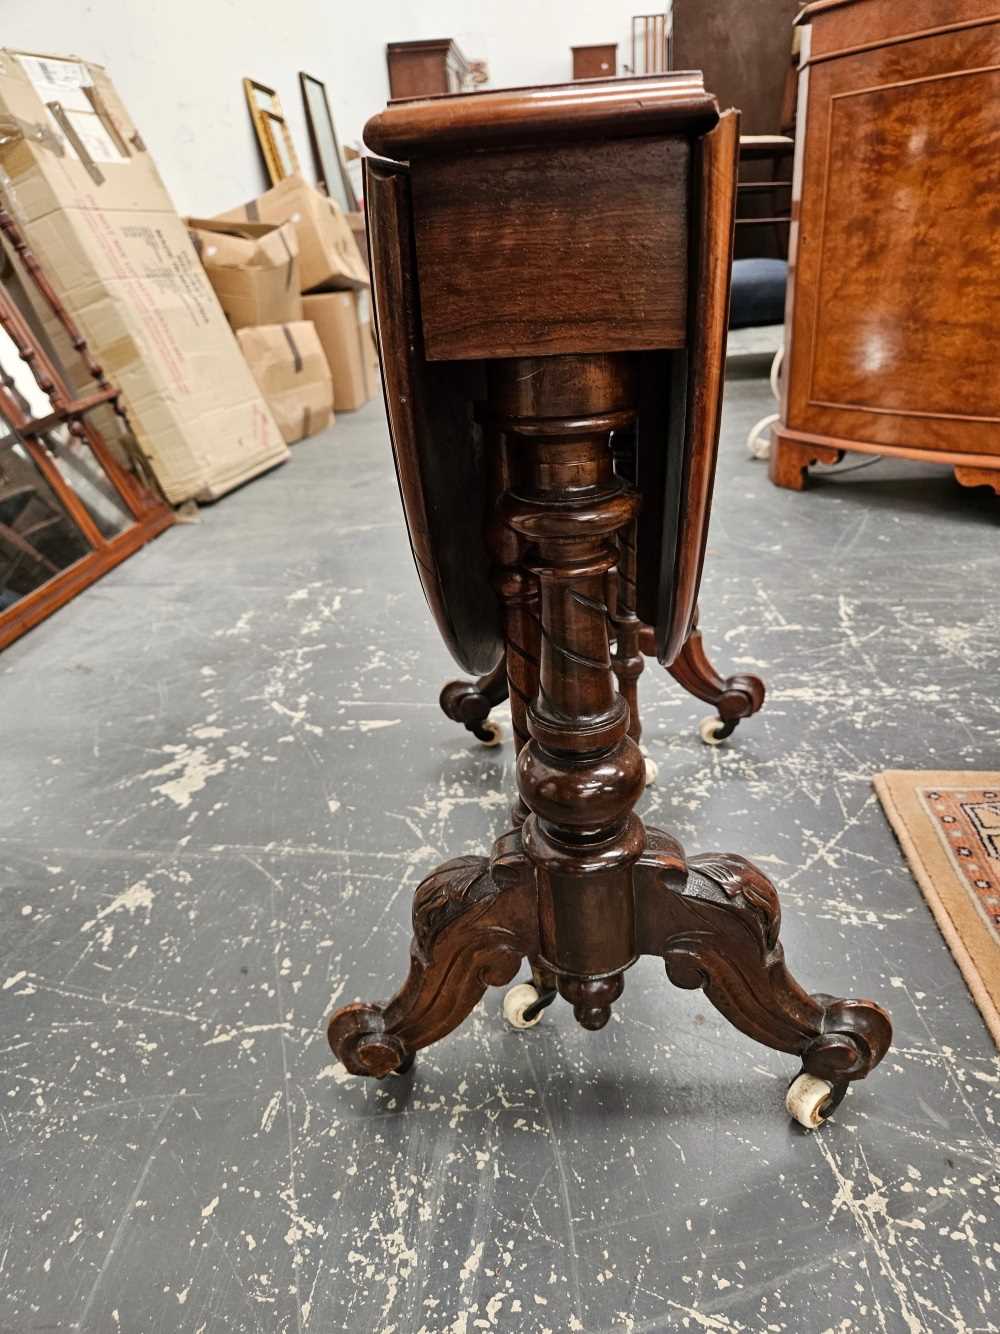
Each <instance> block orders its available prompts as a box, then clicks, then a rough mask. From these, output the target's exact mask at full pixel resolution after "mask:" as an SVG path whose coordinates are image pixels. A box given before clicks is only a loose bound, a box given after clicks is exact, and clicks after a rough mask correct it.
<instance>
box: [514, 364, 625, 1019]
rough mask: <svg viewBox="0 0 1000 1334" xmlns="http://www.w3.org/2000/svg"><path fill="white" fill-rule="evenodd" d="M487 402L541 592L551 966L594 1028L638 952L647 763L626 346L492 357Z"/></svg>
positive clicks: (530, 750) (539, 847)
mask: <svg viewBox="0 0 1000 1334" xmlns="http://www.w3.org/2000/svg"><path fill="white" fill-rule="evenodd" d="M490 406H491V409H492V411H493V413H494V415H495V418H496V420H497V422H498V424H502V429H503V430H504V432H505V434H506V436H507V440H508V445H509V448H510V451H511V457H510V463H511V487H510V490H509V491H508V493H507V496H506V498H505V500H504V503H503V512H504V515H505V518H506V520H507V522H508V523H509V524H510V526H511V527H512V528H513V529H514V530H515V531H516V532H517V533H519V534H520V536H521V538H522V539H523V541H524V544H525V551H524V556H523V561H524V564H525V565H526V567H527V568H528V569H529V570H530V571H531V572H532V574H533V575H534V576H535V577H536V578H537V579H538V582H539V587H540V591H541V651H540V663H539V686H538V696H537V699H536V700H535V702H534V705H533V706H532V707H531V708H530V709H529V710H528V719H527V722H528V731H529V733H530V735H531V740H530V742H529V743H528V745H527V746H525V747H524V748H523V750H522V751H521V753H520V756H519V759H518V787H519V790H520V793H521V798H522V800H523V801H524V803H525V805H526V806H527V808H528V809H529V810H530V811H531V815H530V816H529V818H528V820H527V821H526V822H525V826H524V832H523V837H524V847H525V851H526V852H527V854H528V856H529V858H530V859H531V862H532V864H533V865H534V867H535V872H536V877H537V888H538V903H539V931H540V940H541V947H542V962H543V964H544V965H545V966H546V967H550V968H551V969H552V971H553V972H555V973H556V974H557V975H558V986H559V990H560V992H561V994H562V995H563V996H564V997H565V998H566V999H567V1000H569V1001H570V1002H571V1003H572V1004H573V1007H574V1011H575V1014H576V1017H577V1019H578V1020H579V1022H580V1023H581V1024H583V1025H584V1026H585V1027H587V1028H600V1027H602V1025H603V1024H605V1023H606V1022H607V1020H608V1017H609V1014H610V1006H611V1003H612V1001H614V1000H615V999H616V997H617V996H619V995H620V994H621V990H622V977H621V974H622V972H623V970H624V969H625V968H627V967H628V966H629V964H631V963H632V962H633V961H634V959H635V957H636V941H635V916H634V895H633V890H632V866H633V864H634V862H635V860H636V858H637V857H638V856H639V854H640V852H641V851H642V846H643V831H642V825H641V823H640V821H639V820H638V819H636V817H635V816H634V815H633V814H632V808H633V806H634V805H635V802H636V801H637V800H638V798H639V796H640V794H641V793H642V789H643V781H644V773H643V760H642V755H641V753H640V751H639V748H638V746H637V745H636V744H635V742H634V741H633V740H632V739H631V738H630V737H629V736H628V724H629V717H628V708H627V706H626V704H625V701H624V700H623V699H622V697H621V695H620V694H619V693H618V691H617V689H616V685H615V679H614V676H613V674H612V668H611V654H610V645H609V623H608V590H609V587H610V586H611V583H612V582H613V581H614V580H615V579H616V578H617V570H616V566H617V559H618V547H617V543H616V541H615V535H616V534H617V533H618V532H619V531H620V530H621V529H622V528H624V527H625V526H626V525H628V524H629V523H630V522H631V521H632V519H633V518H634V516H635V514H636V511H637V508H638V496H637V495H636V493H635V492H634V491H633V490H632V489H631V488H630V487H629V486H627V484H626V483H624V482H623V481H622V480H621V479H620V478H618V477H616V476H615V475H614V473H613V470H612V453H611V444H610V437H611V432H612V431H614V430H616V429H617V430H620V429H622V428H624V427H626V426H628V425H629V424H631V422H632V421H633V420H634V417H635V374H634V362H633V360H632V359H631V358H630V357H629V356H627V355H624V354H592V355H580V356H558V357H537V358H529V357H521V358H512V359H510V360H505V361H501V362H497V363H495V364H494V365H492V366H491V368H490Z"/></svg>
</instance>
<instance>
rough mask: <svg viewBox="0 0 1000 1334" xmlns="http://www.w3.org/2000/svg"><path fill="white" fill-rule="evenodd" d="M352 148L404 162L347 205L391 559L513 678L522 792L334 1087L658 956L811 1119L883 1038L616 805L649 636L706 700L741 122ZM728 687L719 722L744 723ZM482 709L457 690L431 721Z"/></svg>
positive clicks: (663, 840)
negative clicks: (489, 1012)
mask: <svg viewBox="0 0 1000 1334" xmlns="http://www.w3.org/2000/svg"><path fill="white" fill-rule="evenodd" d="M366 133H367V138H368V142H369V144H370V145H371V146H373V147H375V148H376V149H379V150H380V151H388V150H390V149H392V150H393V151H395V152H396V153H398V154H399V155H400V156H401V157H402V156H405V157H406V162H405V163H404V162H402V161H397V162H385V161H379V160H377V159H368V160H367V162H366V204H367V216H368V224H369V226H368V231H369V237H370V246H371V273H372V296H373V309H374V313H375V321H376V325H377V329H378V337H379V352H380V357H381V362H382V370H383V380H384V385H385V390H386V406H387V409H388V416H389V424H390V432H391V435H392V443H393V450H394V453H395V457H396V467H397V473H398V476H399V482H400V491H401V494H402V498H403V506H404V510H405V513H406V517H407V523H408V525H409V530H410V538H411V544H412V547H413V553H414V558H415V561H416V564H417V569H418V572H419V575H420V579H421V582H422V584H423V587H424V590H425V593H426V595H427V599H428V603H429V605H430V607H431V610H432V612H433V614H434V616H435V618H436V620H437V623H438V627H439V629H440V631H441V634H442V636H443V638H444V640H445V643H446V644H447V645H448V647H449V648H450V649H451V651H452V653H453V654H454V655H455V657H456V658H457V660H458V661H459V662H460V663H461V664H462V665H463V666H465V667H467V668H468V669H469V670H472V671H483V672H484V673H486V676H485V677H484V681H483V683H482V692H481V693H482V694H483V696H484V697H485V696H486V695H488V694H489V693H490V692H494V694H495V692H496V682H497V675H498V673H499V672H500V671H501V670H503V671H504V672H505V675H506V678H507V688H508V692H509V697H510V702H511V717H512V721H513V725H514V733H515V750H516V752H517V788H518V797H517V801H516V803H515V805H514V808H513V810H512V812H511V819H512V824H511V828H510V829H509V830H508V832H506V833H505V834H503V835H502V836H501V837H500V838H499V839H498V840H497V842H496V843H495V845H494V847H493V850H492V853H491V855H490V856H489V857H488V858H487V857H460V858H457V859H455V860H453V861H450V862H446V863H445V864H444V865H442V866H441V867H439V868H438V869H437V870H436V871H434V872H432V873H431V875H429V876H427V877H426V879H425V880H424V881H423V882H422V883H421V885H420V886H419V887H418V889H417V891H416V894H415V897H414V903H413V946H412V949H411V959H410V971H409V975H408V977H407V979H406V981H405V983H404V984H403V986H402V987H401V988H400V990H399V991H398V992H397V993H396V995H395V996H394V997H393V998H392V999H391V1000H390V1001H389V1002H387V1003H385V1004H377V1003H363V1002H356V1003H354V1004H352V1005H348V1006H346V1007H344V1008H343V1009H341V1010H339V1011H338V1012H337V1013H336V1014H334V1015H333V1016H332V1018H331V1020H330V1023H329V1030H328V1033H329V1040H330V1043H331V1046H332V1047H333V1050H334V1051H335V1052H336V1054H337V1056H338V1057H339V1059H340V1060H341V1061H342V1062H343V1064H344V1066H345V1067H346V1068H347V1069H348V1070H349V1071H351V1072H352V1073H355V1074H369V1075H376V1076H383V1075H386V1074H390V1073H393V1072H397V1073H399V1072H403V1071H405V1070H406V1069H407V1068H408V1067H409V1065H410V1063H411V1062H412V1059H413V1056H414V1053H415V1052H416V1051H417V1050H418V1049H419V1048H421V1047H425V1046H427V1045H429V1044H430V1043H432V1042H435V1041H437V1040H438V1039H439V1038H442V1037H444V1036H445V1035H446V1034H448V1033H449V1032H451V1031H452V1030H453V1029H454V1028H455V1027H456V1026H457V1025H458V1024H459V1023H461V1022H462V1020H463V1019H464V1018H465V1017H466V1015H468V1014H469V1012H470V1011H471V1010H472V1008H473V1007H474V1006H475V1005H476V1004H477V1003H478V1001H479V1000H480V998H481V997H482V995H483V993H484V991H485V990H486V988H487V986H489V985H497V986H499V985H504V984H505V983H507V982H509V981H510V980H511V979H512V978H513V977H514V976H515V974H516V973H517V971H518V968H519V967H520V965H521V962H522V960H527V961H528V963H529V964H530V966H531V970H532V977H533V979H534V983H535V987H536V993H533V994H536V995H537V1004H538V1006H539V1007H541V1006H543V1005H545V1004H548V1003H550V1002H551V1001H552V1000H553V999H554V998H555V997H556V995H557V994H558V995H561V996H562V997H563V998H564V999H566V1000H567V1001H569V1002H570V1003H571V1004H572V1006H573V1010H574V1014H575V1016H576V1018H577V1020H578V1021H579V1022H580V1023H581V1024H582V1025H583V1026H584V1027H585V1028H589V1029H597V1028H601V1027H603V1025H605V1024H606V1023H607V1022H608V1019H609V1018H610V1013H611V1006H612V1005H613V1004H614V1002H615V1001H616V1000H617V999H618V997H619V996H620V995H621V994H622V991H623V989H624V978H625V973H626V971H627V970H628V969H629V968H630V967H631V965H632V964H633V963H634V962H635V961H636V959H637V958H638V957H639V956H640V955H642V954H652V955H656V956H658V957H660V958H661V959H663V961H664V963H665V965H666V969H667V975H668V977H669V978H670V980H671V981H672V982H674V983H675V984H676V985H677V986H680V987H685V988H698V987H702V988H704V989H705V992H706V994H707V995H708V997H709V999H710V1000H711V1001H712V1002H713V1004H714V1005H716V1006H717V1007H718V1009H719V1010H720V1011H721V1012H722V1013H723V1014H724V1015H725V1016H726V1017H727V1019H729V1021H730V1022H731V1023H732V1024H734V1025H735V1026H736V1027H737V1028H739V1029H741V1030H742V1031H743V1032H744V1033H746V1034H747V1035H748V1036H750V1037H751V1038H754V1039H756V1040H758V1041H761V1042H764V1043H766V1044H768V1045H770V1046H772V1047H775V1048H778V1049H780V1050H783V1051H790V1052H794V1053H797V1054H798V1055H799V1056H800V1057H801V1060H802V1063H803V1072H804V1074H803V1077H806V1076H808V1077H810V1078H812V1079H814V1080H820V1081H822V1084H821V1088H822V1089H824V1090H826V1093H824V1094H823V1097H824V1098H825V1100H826V1104H825V1105H826V1107H827V1109H829V1108H831V1107H832V1106H833V1105H835V1104H836V1102H837V1101H838V1100H839V1098H840V1097H842V1096H843V1094H844V1092H845V1091H846V1089H847V1087H848V1084H849V1083H850V1082H851V1081H852V1080H855V1079H860V1078H863V1077H864V1076H865V1075H866V1074H867V1073H868V1072H869V1071H870V1070H871V1069H872V1068H873V1067H874V1066H875V1065H876V1064H877V1063H878V1061H879V1060H880V1059H881V1058H882V1056H883V1055H884V1053H885V1051H886V1050H887V1047H888V1044H889V1040H890V1026H889V1020H888V1017H887V1016H886V1015H885V1013H884V1011H883V1010H882V1009H881V1008H880V1007H879V1006H877V1005H875V1004H874V1003H873V1002H870V1001H841V1000H837V999H835V998H833V997H830V996H827V995H824V994H817V995H810V994H809V993H808V992H806V991H804V990H803V989H802V988H801V987H800V986H799V985H798V983H797V982H795V980H794V979H793V978H792V976H791V975H790V973H789V972H788V971H787V969H786V968H785V966H784V962H783V956H782V952H781V947H780V945H779V943H778V933H779V928H780V910H779V907H778V899H777V894H776V892H775V890H774V888H773V886H772V885H771V884H770V882H769V881H768V880H767V879H766V877H765V876H763V874H762V873H761V872H759V871H758V870H756V868H754V867H753V866H751V865H750V864H749V863H748V862H746V861H744V860H743V859H742V858H741V857H738V856H734V855H732V854H718V855H710V856H704V857H695V858H692V859H690V860H687V859H686V858H685V856H684V853H683V851H682V850H681V848H680V846H679V844H678V843H677V841H676V840H675V839H674V838H672V837H671V836H670V835H669V834H666V833H663V832H661V831H658V830H654V829H647V828H646V827H645V826H644V824H643V822H642V820H641V819H640V818H639V816H638V815H637V814H636V812H635V805H636V802H637V801H638V799H639V797H640V796H641V794H642V790H643V787H644V783H645V765H644V760H643V756H642V753H641V751H640V749H639V746H638V744H637V741H638V735H639V728H638V712H637V697H636V690H635V685H636V678H637V676H638V674H639V673H640V672H641V670H642V666H643V649H644V646H645V647H649V644H648V640H649V639H650V638H652V639H653V641H654V642H655V647H656V651H657V653H658V655H659V657H660V659H661V660H662V661H663V662H664V664H665V665H668V666H670V667H671V669H672V670H675V674H676V675H677V676H678V679H680V680H683V681H684V682H685V683H686V684H688V686H689V688H691V689H692V690H693V691H695V693H698V692H701V691H705V692H707V693H708V694H709V695H710V696H711V697H713V698H718V697H719V696H720V694H724V693H726V692H727V690H728V687H729V684H730V683H726V682H722V681H721V679H718V678H715V679H713V673H712V671H711V667H710V664H708V663H707V661H706V660H705V659H704V656H703V655H702V654H701V653H700V652H699V648H700V641H698V639H697V638H696V618H697V596H698V587H699V583H700V578H701V569H702V564H703V560H704V554H705V542H706V535H707V524H708V516H709V511H710V507H711V494H712V485H713V480H714V470H715V457H716V450H717V445H718V435H719V413H720V404H721V397H722V368H723V362H724V354H725V338H726V320H727V311H728V304H729V274H730V258H731V254H732V235H733V214H734V199H735V182H736V164H737V152H738V138H739V135H738V117H736V116H735V115H732V114H727V115H724V116H721V117H720V116H719V113H718V109H717V107H716V105H715V102H714V100H713V99H712V98H710V97H708V95H707V94H706V93H705V91H704V88H703V87H702V86H701V80H700V78H699V77H698V76H695V75H690V74H685V75H679V76H675V77H672V78H671V77H664V78H654V79H649V80H646V79H636V80H622V81H620V82H619V83H618V84H614V85H612V84H596V85H575V86H570V88H569V89H567V88H565V87H563V88H554V89H538V90H527V91H523V92H518V91H508V92H504V93H497V94H485V95H481V96H471V97H456V98H442V99H439V100H435V101H425V102H421V103H411V104H403V105H401V106H393V107H390V108H389V109H388V110H387V111H386V112H383V113H382V114H381V115H380V116H378V117H376V119H375V120H374V121H373V122H371V123H370V125H369V127H368V130H367V132H366ZM610 187H613V188H610ZM507 231H510V232H513V233H514V234H515V235H516V241H517V244H516V245H510V246H506V245H505V239H504V238H505V234H506V232H507ZM613 296H617V299H618V304H619V309H618V316H617V319H615V318H613V316H612V313H611V310H610V306H609V301H610V298H611V297H613ZM626 442H628V443H627V444H626ZM644 622H645V624H644ZM752 680H753V679H752V678H749V679H746V681H745V682H743V681H741V682H740V687H742V686H743V685H744V684H745V685H746V687H747V691H746V705H745V706H743V705H740V709H741V711H740V712H738V713H736V716H746V714H747V713H750V712H753V711H754V709H755V708H757V707H759V706H760V702H761V696H762V689H761V691H760V692H759V694H758V693H756V692H755V686H759V682H753V684H751V681H752ZM720 687H721V690H720ZM475 692H476V687H473V686H471V684H470V685H469V686H468V687H465V686H463V684H462V683H458V691H457V693H456V694H455V698H454V699H452V700H451V701H450V702H451V704H452V705H453V706H454V709H455V712H457V713H459V714H460V713H461V703H462V700H463V699H467V698H468V697H469V694H470V693H473V694H474V693H475ZM732 694H733V696H734V699H735V696H737V695H741V694H744V692H743V690H742V689H741V688H736V689H734V690H733V691H732ZM447 707H448V704H447V703H446V708H447ZM734 713H735V710H734ZM806 1082H807V1084H808V1082H809V1081H808V1079H807V1081H806ZM797 1086H798V1085H797ZM827 1095H828V1096H827ZM817 1106H818V1104H817Z"/></svg>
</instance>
